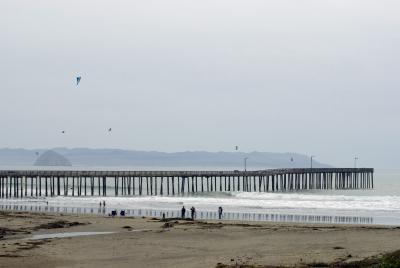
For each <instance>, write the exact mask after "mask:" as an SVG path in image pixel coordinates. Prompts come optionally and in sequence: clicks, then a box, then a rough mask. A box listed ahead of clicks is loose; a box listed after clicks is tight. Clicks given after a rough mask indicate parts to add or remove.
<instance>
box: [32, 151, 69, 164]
mask: <svg viewBox="0 0 400 268" xmlns="http://www.w3.org/2000/svg"><path fill="white" fill-rule="evenodd" d="M33 165H34V166H57V167H61V166H63V167H67V166H72V164H71V162H70V161H69V160H68V159H67V158H65V157H64V156H62V155H61V154H59V153H56V152H54V151H53V150H48V151H45V152H44V153H42V154H41V155H40V156H39V157H38V159H36V161H35V163H34V164H33Z"/></svg>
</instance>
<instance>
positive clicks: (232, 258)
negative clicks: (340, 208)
mask: <svg viewBox="0 0 400 268" xmlns="http://www.w3.org/2000/svg"><path fill="white" fill-rule="evenodd" d="M0 227H1V229H0V237H1V238H0V267H217V266H218V265H219V266H220V267H224V265H227V266H228V267H229V266H232V265H233V267H240V265H250V266H248V267H251V265H254V267H257V265H260V266H264V267H268V266H288V267H295V266H296V267H307V266H308V267H309V266H312V265H313V264H318V263H343V262H349V261H355V260H361V259H365V258H367V257H370V256H377V255H379V254H382V253H386V252H392V251H395V250H398V249H399V248H400V227H385V226H354V225H351V226H346V225H310V224H279V223H258V222H251V223H247V222H232V221H221V222H219V221H195V222H192V221H181V220H179V221H177V220H172V219H171V220H169V221H168V222H162V221H160V220H159V219H151V218H121V217H116V218H111V217H103V216H85V215H61V214H37V213H36V214H35V213H26V212H18V213H17V212H2V213H1V214H0ZM68 232H112V233H108V234H98V235H89V236H77V237H65V238H52V239H37V240H31V239H27V238H31V237H32V236H33V235H37V234H51V233H52V234H55V233H68ZM235 265H236V266H235ZM243 267H246V266H243Z"/></svg>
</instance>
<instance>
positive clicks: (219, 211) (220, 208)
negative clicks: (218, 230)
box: [218, 207, 224, 219]
mask: <svg viewBox="0 0 400 268" xmlns="http://www.w3.org/2000/svg"><path fill="white" fill-rule="evenodd" d="M223 211H224V210H223V209H222V207H219V208H218V218H219V219H222V212H223Z"/></svg>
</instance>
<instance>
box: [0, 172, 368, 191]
mask: <svg viewBox="0 0 400 268" xmlns="http://www.w3.org/2000/svg"><path fill="white" fill-rule="evenodd" d="M373 174H374V169H372V168H308V169H266V170H257V171H238V170H235V171H77V170H0V197H1V198H15V197H17V198H18V197H28V196H32V197H33V196H35V197H37V196H60V195H62V196H137V195H138V196H142V195H148V196H149V195H184V194H192V193H202V192H232V191H244V192H279V191H280V192H290V191H306V190H351V189H372V188H373V187H374V177H373Z"/></svg>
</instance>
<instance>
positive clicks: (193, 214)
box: [190, 207, 196, 220]
mask: <svg viewBox="0 0 400 268" xmlns="http://www.w3.org/2000/svg"><path fill="white" fill-rule="evenodd" d="M190 214H191V216H192V220H194V218H195V216H196V209H195V208H194V207H191V208H190Z"/></svg>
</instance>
